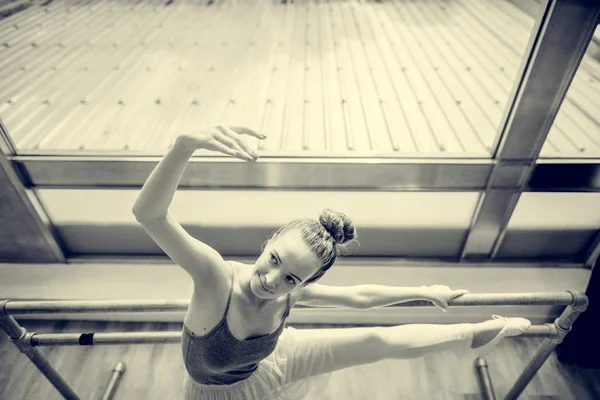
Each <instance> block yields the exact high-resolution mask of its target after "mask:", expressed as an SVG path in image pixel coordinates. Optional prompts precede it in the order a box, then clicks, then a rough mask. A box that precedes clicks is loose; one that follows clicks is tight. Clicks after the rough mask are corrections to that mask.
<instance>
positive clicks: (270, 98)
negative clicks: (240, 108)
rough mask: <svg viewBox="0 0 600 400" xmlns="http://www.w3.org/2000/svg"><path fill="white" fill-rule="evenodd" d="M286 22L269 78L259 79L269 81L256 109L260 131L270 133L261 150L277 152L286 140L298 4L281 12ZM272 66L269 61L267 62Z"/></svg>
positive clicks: (268, 70) (273, 57)
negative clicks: (284, 129) (287, 96)
mask: <svg viewBox="0 0 600 400" xmlns="http://www.w3.org/2000/svg"><path fill="white" fill-rule="evenodd" d="M280 18H282V23H281V25H279V32H278V33H277V34H276V36H275V37H274V40H275V41H276V46H275V47H274V49H273V56H272V59H271V60H272V63H271V64H270V67H268V68H267V69H266V74H265V77H264V78H265V79H262V80H260V81H258V82H257V84H259V83H260V85H261V86H262V87H265V86H267V85H265V83H267V82H268V88H269V89H268V91H267V92H266V97H264V98H262V99H260V101H259V102H257V106H258V107H256V108H254V112H255V113H256V114H257V116H260V126H259V127H257V128H258V130H259V131H260V132H264V133H265V134H266V135H268V137H267V139H266V140H262V141H260V142H259V143H258V144H259V149H260V150H271V151H277V149H279V146H280V145H281V140H282V137H281V135H282V126H283V125H282V122H283V118H282V117H283V113H284V110H285V108H284V107H285V103H284V100H285V86H286V83H287V79H288V73H289V69H290V68H289V67H290V60H291V52H292V47H291V46H292V43H291V40H292V36H293V32H294V25H295V20H296V7H295V6H293V5H288V6H287V7H285V10H284V12H283V13H282V14H281V15H280ZM267 66H268V64H267Z"/></svg>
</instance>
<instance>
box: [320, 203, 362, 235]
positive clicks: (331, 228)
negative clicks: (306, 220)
mask: <svg viewBox="0 0 600 400" xmlns="http://www.w3.org/2000/svg"><path fill="white" fill-rule="evenodd" d="M319 222H320V223H321V225H323V227H324V228H325V230H326V231H327V232H329V233H330V234H331V236H332V237H333V240H334V241H335V243H336V244H343V243H346V242H348V241H350V240H352V239H354V238H355V237H356V230H355V229H354V224H353V223H352V221H351V220H350V218H348V216H347V215H346V214H342V213H340V212H336V211H333V210H330V209H329V208H326V209H325V210H323V211H322V212H321V215H320V216H319Z"/></svg>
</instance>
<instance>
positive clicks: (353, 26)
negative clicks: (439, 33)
mask: <svg viewBox="0 0 600 400" xmlns="http://www.w3.org/2000/svg"><path fill="white" fill-rule="evenodd" d="M338 18H339V19H338V21H339V23H340V25H341V27H342V28H341V29H340V37H344V36H345V37H346V38H347V39H348V40H347V44H348V61H349V62H350V63H351V65H352V70H353V75H354V79H355V82H356V92H355V93H356V94H358V96H357V97H356V103H355V104H356V112H357V118H356V119H360V120H361V126H364V128H361V129H359V130H357V132H356V133H357V136H356V137H357V144H356V145H357V147H358V148H366V149H369V150H373V151H377V150H380V149H381V147H382V146H385V145H386V144H387V143H385V144H384V143H381V141H380V140H379V139H378V137H377V135H376V132H377V131H381V130H382V129H386V127H385V124H384V123H382V122H383V120H382V115H381V111H380V108H379V107H378V106H379V95H378V93H377V88H376V87H375V86H374V82H373V79H372V76H371V71H370V70H369V66H368V65H367V61H366V60H365V57H366V55H365V53H364V43H363V41H364V38H363V37H362V33H361V32H360V30H359V29H358V22H357V21H356V18H355V17H354V12H353V10H352V8H351V6H350V4H349V3H347V2H344V3H341V4H340V7H339V14H338ZM363 28H364V26H363ZM361 132H362V133H364V134H363V135H360V133H361ZM361 142H362V143H361ZM386 148H389V146H386Z"/></svg>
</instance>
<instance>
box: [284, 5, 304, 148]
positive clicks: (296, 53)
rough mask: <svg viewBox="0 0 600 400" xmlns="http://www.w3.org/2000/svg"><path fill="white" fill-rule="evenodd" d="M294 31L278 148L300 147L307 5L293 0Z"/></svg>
mask: <svg viewBox="0 0 600 400" xmlns="http://www.w3.org/2000/svg"><path fill="white" fill-rule="evenodd" d="M293 5H294V12H295V18H294V30H293V35H292V38H291V41H290V53H289V64H288V65H289V67H288V68H289V70H288V76H287V80H286V83H285V88H284V92H283V93H282V96H281V100H280V101H281V102H282V103H283V112H282V115H281V117H282V118H281V120H282V121H281V128H280V129H279V131H280V132H281V134H280V136H281V142H280V144H279V148H280V149H289V150H291V151H298V150H301V143H302V109H303V84H304V64H305V58H306V6H305V5H304V4H303V3H301V2H298V3H296V2H294V4H293Z"/></svg>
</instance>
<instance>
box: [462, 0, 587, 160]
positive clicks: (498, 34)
mask: <svg viewBox="0 0 600 400" xmlns="http://www.w3.org/2000/svg"><path fill="white" fill-rule="evenodd" d="M471 3H472V2H470V3H469V4H471ZM480 5H487V6H489V4H488V3H487V2H484V3H481V4H480ZM509 7H510V6H509ZM462 10H463V14H462V15H461V18H465V20H467V19H469V20H471V22H472V23H473V24H474V26H476V27H477V28H478V29H480V31H479V33H480V35H481V37H482V39H481V40H483V41H484V43H480V45H481V47H484V46H485V44H486V43H487V44H488V46H490V47H491V49H490V52H489V54H490V55H492V57H494V59H495V62H496V63H498V64H500V63H503V61H502V60H501V59H506V60H508V61H509V64H508V65H510V67H509V73H508V74H507V75H506V76H505V78H506V79H504V92H505V95H504V99H505V100H503V102H502V103H501V104H500V105H501V106H503V107H504V106H505V105H506V99H508V96H509V93H510V92H511V90H512V86H513V85H514V82H513V81H514V79H516V77H517V73H518V68H519V65H520V62H521V58H520V57H515V56H514V55H515V54H517V55H519V54H522V52H523V50H524V48H525V46H526V42H525V41H524V39H523V38H528V37H529V35H530V34H531V26H532V21H531V20H530V21H528V24H527V25H528V26H523V25H519V26H518V27H517V28H520V29H516V30H515V29H507V28H506V26H507V25H513V24H512V21H507V20H506V19H503V18H502V15H499V16H498V19H496V20H493V21H491V22H487V21H486V20H482V19H481V16H480V14H476V13H474V12H472V11H471V10H470V9H467V8H466V7H462ZM480 11H481V12H488V13H492V12H494V10H493V9H484V10H480ZM494 15H495V14H494ZM469 28H473V26H471V27H469ZM505 31H506V32H510V35H511V36H510V40H509V41H508V43H507V42H506V40H503V41H502V42H499V40H501V38H502V34H503V32H505ZM507 34H508V33H507ZM477 36H478V35H476V37H477ZM514 43H517V45H515V44H514ZM500 65H501V64H500ZM498 122H499V119H498ZM560 126H561V124H560V121H558V124H557V125H556V129H555V132H554V134H551V135H549V138H548V140H547V143H548V145H549V146H550V147H552V148H553V149H555V150H558V149H561V150H562V151H567V152H571V151H575V150H576V147H575V146H574V145H573V143H572V142H571V141H570V140H569V139H568V138H567V137H566V136H565V134H564V133H563V130H562V129H560ZM567 129H568V127H567Z"/></svg>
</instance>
